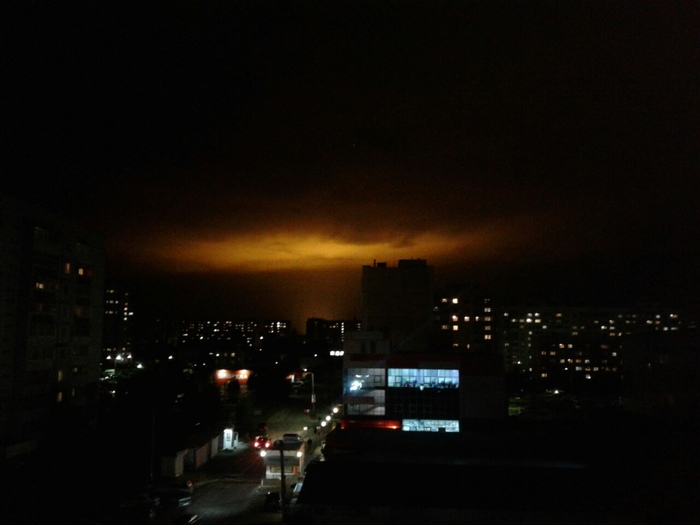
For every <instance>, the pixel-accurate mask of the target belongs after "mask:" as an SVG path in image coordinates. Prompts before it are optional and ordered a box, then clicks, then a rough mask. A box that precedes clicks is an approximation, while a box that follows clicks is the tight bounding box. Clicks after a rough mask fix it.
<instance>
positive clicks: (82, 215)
mask: <svg viewBox="0 0 700 525" xmlns="http://www.w3.org/2000/svg"><path fill="white" fill-rule="evenodd" d="M6 4H8V5H5V6H4V7H2V8H1V9H2V17H1V18H0V24H1V31H0V45H1V49H0V56H1V57H2V59H1V60H2V66H3V78H2V80H1V81H0V82H1V83H2V84H1V85H2V87H3V91H4V96H3V97H1V100H0V108H1V110H0V111H1V112H2V119H1V121H2V124H1V126H2V127H1V128H0V129H1V130H2V141H3V143H4V150H5V153H4V154H3V155H2V157H1V159H0V166H1V169H2V173H3V183H2V190H0V191H2V192H4V193H7V194H10V195H14V196H17V197H20V198H24V199H31V200H32V201H34V202H37V203H40V204H41V205H42V206H43V207H45V208H47V209H49V210H52V211H58V212H60V213H62V214H64V215H66V216H67V217H69V218H72V219H75V220H76V221H78V222H79V223H81V224H83V225H85V226H86V227H88V228H90V229H91V230H93V231H95V232H98V233H101V234H103V235H104V238H105V243H106V247H107V257H108V274H109V277H110V278H112V279H115V280H118V281H120V282H123V283H124V284H126V285H128V286H130V287H131V288H132V292H133V293H134V300H135V302H136V303H137V304H138V305H139V306H140V307H141V308H142V309H143V311H144V312H146V311H148V312H156V313H160V312H162V313H163V314H164V315H165V314H167V315H176V316H186V317H198V318H204V317H217V318H220V319H223V318H240V317H253V318H287V319H291V320H292V321H293V324H294V325H295V327H297V328H298V329H300V331H303V330H304V326H303V323H304V321H305V320H306V318H308V317H312V316H316V317H325V318H351V317H353V316H359V314H360V311H359V308H360V277H361V267H362V265H364V264H372V263H373V261H374V260H377V261H384V262H387V263H388V264H390V265H395V264H396V263H397V261H398V260H399V259H410V258H421V259H426V260H427V261H428V264H430V265H433V266H434V267H435V275H436V283H437V284H438V285H440V284H444V283H449V282H462V283H475V284H479V285H481V286H483V287H484V288H486V289H488V290H492V291H493V294H494V296H495V297H498V298H501V299H502V300H503V301H504V302H511V303H515V302H522V303H544V302H546V303H549V304H563V303H566V304H595V305H602V306H613V305H617V306H619V305H633V304H635V303H637V302H639V301H644V302H659V303H661V304H664V305H670V306H679V307H683V308H685V307H697V304H698V299H697V298H698V297H700V279H698V268H700V249H699V246H700V241H699V239H700V221H699V217H700V211H699V209H700V207H699V206H698V197H699V196H700V192H699V191H698V190H699V189H700V182H699V181H700V173H699V170H698V166H699V165H700V163H699V162H698V161H699V160H700V159H699V155H698V139H699V138H700V134H699V133H698V122H699V121H698V107H699V105H698V96H697V94H698V92H699V91H698V87H699V86H698V72H699V71H700V52H699V51H700V46H699V45H698V43H699V40H698V37H699V33H700V31H699V30H698V28H700V8H699V7H698V4H697V3H694V2H656V1H654V2H651V1H650V2H639V1H635V2H624V1H617V2H609V1H605V2H602V1H601V2H595V1H586V2H584V1H581V2H566V1H551V2H547V1H539V2H527V1H526V2H456V1H455V2H438V1H432V2H415V1H409V0H403V1H393V2H389V1H360V0H354V1H347V2H339V1H325V2H311V1H308V2H294V1H280V2H267V1H261V0H257V1H251V2H236V1H220V2H216V1H207V2H201V1H200V2H195V1H189V2H188V1H180V2H153V3H151V2H38V1H35V2H19V1H17V2H6Z"/></svg>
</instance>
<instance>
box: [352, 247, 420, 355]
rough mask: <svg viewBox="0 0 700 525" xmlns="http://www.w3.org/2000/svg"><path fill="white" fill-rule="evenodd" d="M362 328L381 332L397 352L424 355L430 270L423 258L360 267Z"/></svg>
mask: <svg viewBox="0 0 700 525" xmlns="http://www.w3.org/2000/svg"><path fill="white" fill-rule="evenodd" d="M361 300H362V304H361V309H362V329H363V330H368V331H375V330H381V331H383V332H384V333H385V337H386V338H387V339H388V340H389V341H391V344H392V346H393V347H394V348H396V349H397V350H398V351H401V352H415V353H425V352H426V351H428V348H429V344H430V335H431V332H432V306H433V267H432V266H428V265H427V263H426V261H425V260H423V259H415V260H400V261H399V263H398V266H395V267H389V266H387V265H386V263H375V264H374V265H372V266H368V265H367V266H363V267H362V290H361Z"/></svg>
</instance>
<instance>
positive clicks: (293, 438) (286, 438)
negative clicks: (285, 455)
mask: <svg viewBox="0 0 700 525" xmlns="http://www.w3.org/2000/svg"><path fill="white" fill-rule="evenodd" d="M282 441H283V442H284V444H285V445H296V444H297V443H301V442H302V441H303V439H302V437H301V436H300V435H299V434H292V433H287V434H283V435H282Z"/></svg>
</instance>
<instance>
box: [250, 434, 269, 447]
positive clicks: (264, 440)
mask: <svg viewBox="0 0 700 525" xmlns="http://www.w3.org/2000/svg"><path fill="white" fill-rule="evenodd" d="M253 448H256V449H258V450H267V449H269V448H272V441H270V438H268V437H267V436H255V439H254V440H253Z"/></svg>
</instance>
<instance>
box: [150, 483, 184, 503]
mask: <svg viewBox="0 0 700 525" xmlns="http://www.w3.org/2000/svg"><path fill="white" fill-rule="evenodd" d="M154 494H156V495H157V496H158V497H160V501H161V505H162V506H167V507H187V506H188V505H191V504H192V492H190V491H189V490H188V489H181V488H168V487H156V489H154Z"/></svg>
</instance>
